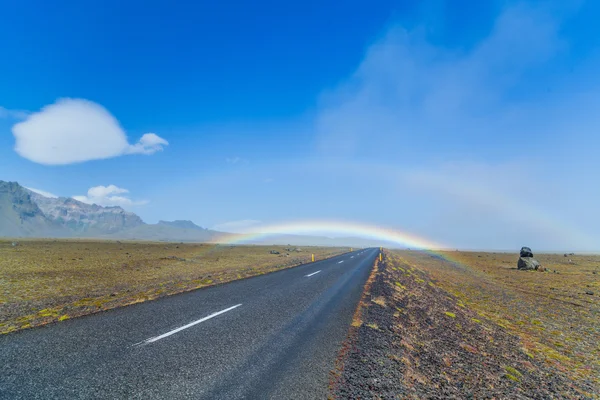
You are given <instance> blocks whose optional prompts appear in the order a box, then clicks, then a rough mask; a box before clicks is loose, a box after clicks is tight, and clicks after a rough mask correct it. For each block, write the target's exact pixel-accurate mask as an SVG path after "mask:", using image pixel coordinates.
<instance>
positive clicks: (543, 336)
mask: <svg viewBox="0 0 600 400" xmlns="http://www.w3.org/2000/svg"><path fill="white" fill-rule="evenodd" d="M394 256H396V257H398V258H400V259H401V260H402V261H403V262H404V263H406V264H408V265H411V266H413V267H415V268H417V269H419V270H423V271H426V272H427V273H428V274H429V275H430V276H431V277H432V278H433V279H434V281H435V285H438V286H440V287H442V288H443V289H445V290H446V291H448V292H450V293H452V294H453V295H455V296H456V297H457V298H458V299H459V300H460V301H461V302H460V303H459V306H461V307H464V308H469V309H472V310H474V311H476V312H477V313H479V315H481V316H483V317H485V318H487V319H490V320H492V321H494V322H495V323H497V324H498V325H500V326H502V327H503V328H505V329H507V330H508V331H509V332H511V333H513V334H515V335H516V336H518V337H519V338H520V339H521V342H522V345H523V349H524V351H525V352H526V354H528V355H529V356H530V357H532V358H535V359H536V360H543V361H544V362H545V363H547V364H550V365H552V366H554V367H555V368H557V369H559V370H561V371H563V372H565V373H566V374H567V375H568V376H570V377H571V379H573V380H574V381H578V380H587V381H591V382H594V384H595V385H597V386H598V385H600V256H591V255H585V256H584V255H581V256H580V255H573V256H568V257H564V256H563V255H562V254H560V255H558V254H536V255H535V256H536V258H537V259H538V260H539V261H540V263H541V264H542V266H544V267H546V268H547V269H549V271H548V272H537V271H530V272H529V271H527V272H526V271H518V270H517V269H516V263H517V259H518V255H517V254H508V253H474V252H444V253H442V256H443V258H442V257H437V256H431V255H429V254H427V253H424V252H416V251H397V252H394ZM444 258H445V259H444ZM448 260H452V261H448ZM586 292H588V293H586ZM589 293H593V294H589ZM475 322H479V321H475ZM511 375H512V376H514V377H516V378H518V376H516V375H515V374H511Z"/></svg>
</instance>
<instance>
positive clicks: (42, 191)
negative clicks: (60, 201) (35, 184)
mask: <svg viewBox="0 0 600 400" xmlns="http://www.w3.org/2000/svg"><path fill="white" fill-rule="evenodd" d="M25 189H27V190H30V191H32V192H34V193H37V194H39V195H42V196H44V197H48V198H51V199H57V198H58V196H57V195H55V194H52V193H50V192H46V191H45V190H40V189H34V188H31V187H25Z"/></svg>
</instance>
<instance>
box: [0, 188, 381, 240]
mask: <svg viewBox="0 0 600 400" xmlns="http://www.w3.org/2000/svg"><path fill="white" fill-rule="evenodd" d="M242 236H243V235H236V234H229V233H226V232H219V231H214V230H210V229H205V228H202V227H200V226H198V225H196V224H194V223H193V222H192V221H185V220H178V221H159V222H158V223H157V224H147V223H145V222H144V221H143V220H142V219H141V218H140V217H139V216H138V215H136V214H135V213H132V212H129V211H126V210H124V209H122V208H121V207H103V206H99V205H96V204H87V203H83V202H81V201H78V200H75V199H73V198H70V197H57V198H54V197H46V196H43V195H41V194H39V193H36V192H33V191H31V190H29V189H27V188H25V187H23V186H21V185H20V184H19V183H17V182H5V181H0V237H11V238H19V237H53V238H100V239H129V240H150V241H177V242H229V241H232V240H234V239H235V238H236V237H240V238H241V237H242ZM244 243H250V244H293V245H298V246H310V245H319V246H353V247H372V246H380V245H385V244H386V243H382V242H380V241H376V240H370V239H365V238H349V237H341V238H329V237H324V236H305V235H280V234H276V235H269V236H267V237H264V238H260V239H252V240H246V241H244Z"/></svg>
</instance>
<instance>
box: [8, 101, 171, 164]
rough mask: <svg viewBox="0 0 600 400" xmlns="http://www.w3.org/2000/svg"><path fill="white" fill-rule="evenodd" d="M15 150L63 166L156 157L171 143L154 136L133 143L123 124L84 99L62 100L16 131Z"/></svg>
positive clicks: (101, 108)
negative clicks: (129, 156) (127, 156)
mask: <svg viewBox="0 0 600 400" xmlns="http://www.w3.org/2000/svg"><path fill="white" fill-rule="evenodd" d="M12 131H13V135H14V137H15V140H16V143H15V151H16V152H17V153H18V154H19V155H21V156H22V157H24V158H27V159H28V160H31V161H33V162H36V163H39V164H46V165H62V164H71V163H77V162H84V161H89V160H99V159H105V158H111V157H117V156H121V155H124V154H153V153H155V152H157V151H161V150H162V149H163V146H166V145H168V142H167V141H166V140H164V139H162V138H160V137H159V136H157V135H156V134H154V133H147V134H145V135H143V136H142V138H141V139H140V140H139V142H137V143H135V144H129V142H128V141H127V136H126V134H125V131H124V130H123V128H122V127H121V126H120V124H119V121H117V119H116V118H115V117H114V116H112V115H111V114H110V113H109V112H108V111H107V110H106V109H105V108H104V107H102V106H101V105H99V104H96V103H94V102H91V101H89V100H84V99H59V100H57V101H56V103H54V104H51V105H48V106H45V107H44V108H42V110H41V111H39V112H36V113H32V114H30V115H28V116H27V118H26V119H25V121H22V122H19V123H17V124H15V125H14V126H13V128H12Z"/></svg>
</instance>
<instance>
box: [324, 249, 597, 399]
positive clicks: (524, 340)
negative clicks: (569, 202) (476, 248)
mask: <svg viewBox="0 0 600 400" xmlns="http://www.w3.org/2000/svg"><path fill="white" fill-rule="evenodd" d="M459 257H460V260H461V262H457V261H449V260H448V259H447V258H445V257H440V256H436V255H433V256H432V255H429V254H427V253H424V252H401V251H398V252H386V256H385V258H384V261H383V262H382V263H381V264H379V265H378V267H377V268H376V269H375V270H374V272H373V274H372V276H371V279H370V282H369V284H368V285H367V288H366V291H365V293H364V297H363V299H362V301H361V306H360V307H359V309H358V311H357V314H356V316H355V321H354V324H353V328H352V331H351V333H350V335H349V338H348V340H347V342H346V344H345V347H344V349H343V351H342V353H341V355H340V359H339V362H338V368H337V369H336V370H335V371H333V373H332V395H333V397H335V398H340V399H347V398H352V399H446V398H449V399H468V398H471V399H530V398H534V399H559V398H560V399H594V398H598V396H599V395H600V382H599V381H598V378H599V377H598V375H597V372H596V371H597V370H598V366H599V365H600V364H599V363H598V359H599V358H600V357H599V354H598V350H600V348H598V347H597V344H598V341H597V340H598V338H599V337H600V336H598V324H597V322H598V310H597V307H596V305H597V304H596V303H595V302H594V303H591V304H587V305H586V306H583V305H582V306H581V307H584V308H581V307H579V306H573V305H572V304H571V305H568V304H565V303H563V302H562V301H557V300H553V301H550V302H548V301H547V299H546V298H544V297H542V296H544V295H545V293H544V290H542V289H541V288H540V289H538V299H537V300H536V299H535V298H536V296H535V293H534V295H532V296H531V297H528V296H529V295H526V296H524V297H521V296H520V295H519V293H521V290H525V288H526V287H527V286H528V282H529V281H530V280H531V281H535V282H540V280H544V279H547V280H548V282H554V278H555V277H556V278H557V279H556V283H558V282H559V281H560V279H561V276H560V275H561V274H559V273H558V272H556V273H554V272H538V271H531V272H529V271H519V270H517V268H514V267H506V268H504V267H502V266H498V261H499V260H498V258H495V255H494V254H492V253H489V254H487V256H486V255H484V253H466V252H465V253H460V255H459ZM561 257H562V256H556V255H553V256H552V257H550V256H546V255H544V256H541V257H540V258H541V260H542V263H543V264H545V265H547V266H551V267H550V268H552V271H556V270H555V269H554V268H560V269H561V270H562V271H563V272H562V274H567V271H568V272H570V273H571V274H573V275H572V276H571V277H567V278H566V279H563V281H564V282H565V286H566V288H567V291H569V289H570V286H571V283H572V282H578V285H579V286H585V285H586V284H587V285H594V282H596V280H595V278H593V277H594V276H595V275H594V274H593V272H595V269H594V267H592V270H589V269H588V267H587V266H586V267H583V268H581V267H580V269H581V272H578V273H575V272H574V271H573V270H572V269H570V268H569V269H567V268H562V267H559V266H557V265H556V264H554V263H555V262H556V260H560V258H561ZM518 258H519V256H518V255H517V256H515V255H508V254H506V255H503V256H502V257H501V259H502V262H503V263H504V262H510V263H511V264H512V265H514V263H515V261H516V260H517V259H518ZM454 259H455V260H456V259H459V258H458V257H454ZM492 259H495V260H496V262H495V263H494V262H492V261H491V260H492ZM546 260H547V261H546ZM550 260H552V262H551V261H550ZM475 265H479V266H480V268H478V267H475ZM490 269H493V270H494V271H495V273H494V275H491V276H490V275H487V274H485V271H489V270H490ZM513 271H514V272H513ZM496 274H497V275H499V276H500V275H501V276H502V277H503V278H502V279H498V280H493V282H489V283H490V286H488V283H487V282H486V281H485V280H486V279H489V280H490V281H491V280H492V279H493V277H494V276H495V275H496ZM509 274H510V277H511V278H510V284H508V285H507V284H506V283H505V281H506V280H507V275H509ZM575 276H576V278H575ZM434 277H435V278H434ZM586 281H587V283H585V282H586ZM520 282H522V283H520ZM556 283H553V284H551V286H550V287H554V284H556ZM515 287H517V288H519V290H517V291H515V292H513V291H512V290H514V288H515ZM580 290H581V289H580ZM549 291H550V290H549ZM559 296H560V295H559ZM580 296H581V295H578V296H577V297H578V300H576V301H575V300H572V299H571V300H570V303H573V304H574V303H577V304H580V303H579V301H581V300H583V299H584V297H585V296H586V295H585V294H582V296H584V297H581V298H579V297H580ZM588 297H589V295H588ZM557 298H560V297H558V296H557ZM539 299H543V300H542V301H540V300H539ZM513 301H514V302H515V304H512V303H513ZM582 304H586V303H582ZM518 305H522V308H521V307H519V306H518ZM587 312H590V313H591V314H592V315H590V316H589V318H588V316H587ZM530 324H531V328H530V327H529V325H530ZM552 324H553V325H552ZM540 328H541V329H540ZM578 335H581V336H578ZM577 338H578V339H577ZM584 352H585V353H584Z"/></svg>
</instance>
